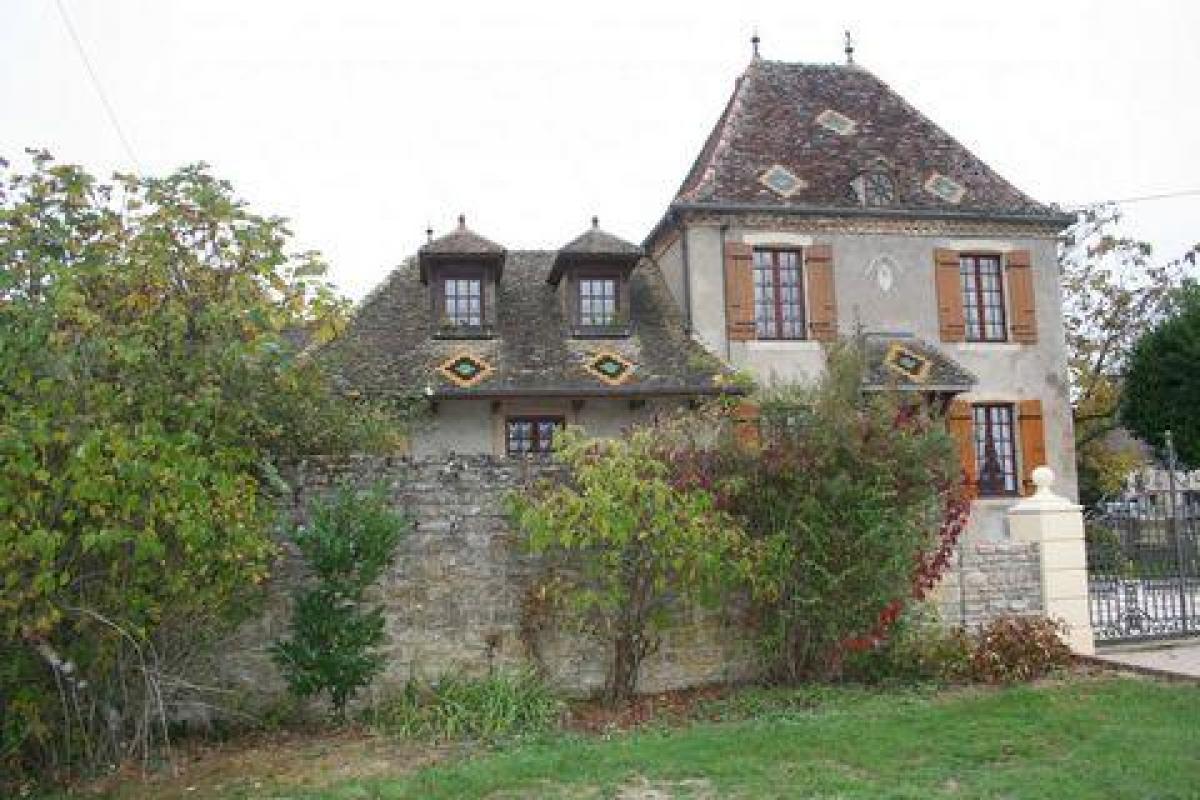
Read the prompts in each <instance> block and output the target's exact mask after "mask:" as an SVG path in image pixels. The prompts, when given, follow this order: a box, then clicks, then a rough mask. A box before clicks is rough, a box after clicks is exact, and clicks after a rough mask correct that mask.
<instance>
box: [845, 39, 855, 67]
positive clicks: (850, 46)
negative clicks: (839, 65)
mask: <svg viewBox="0 0 1200 800" xmlns="http://www.w3.org/2000/svg"><path fill="white" fill-rule="evenodd" d="M846 63H847V64H853V63H854V39H853V38H852V37H851V36H850V31H846Z"/></svg>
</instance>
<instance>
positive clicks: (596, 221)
mask: <svg viewBox="0 0 1200 800" xmlns="http://www.w3.org/2000/svg"><path fill="white" fill-rule="evenodd" d="M592 227H593V228H599V227H600V218H599V217H597V216H596V215H595V214H592Z"/></svg>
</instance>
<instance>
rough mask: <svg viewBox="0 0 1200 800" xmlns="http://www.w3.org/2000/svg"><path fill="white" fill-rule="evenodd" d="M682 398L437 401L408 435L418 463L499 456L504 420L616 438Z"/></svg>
mask: <svg viewBox="0 0 1200 800" xmlns="http://www.w3.org/2000/svg"><path fill="white" fill-rule="evenodd" d="M682 402H684V401H683V399H673V398H661V399H653V400H648V401H646V402H645V403H644V404H635V406H631V404H630V401H629V400H628V399H625V398H580V399H576V400H572V399H570V398H533V397H530V398H513V399H504V400H489V399H480V400H465V399H464V400H459V399H455V400H442V401H439V402H438V404H437V410H436V411H435V412H434V413H433V414H431V415H430V416H429V417H427V418H426V419H423V420H422V421H421V422H420V423H419V424H418V425H417V427H416V430H415V431H414V432H413V434H412V441H411V451H412V455H413V456H415V457H418V458H425V457H430V456H437V455H444V454H446V453H455V454H457V455H504V420H505V418H506V417H510V416H526V415H546V416H561V417H563V418H564V419H565V420H566V422H567V424H569V425H578V426H581V427H582V428H583V429H584V430H585V431H586V432H587V433H589V434H591V435H593V436H605V437H610V436H616V435H618V434H620V432H621V430H622V429H623V428H625V427H627V426H628V425H630V424H632V423H635V422H639V421H643V422H644V421H649V420H650V419H652V418H653V416H654V415H655V414H656V413H660V412H663V411H666V410H668V409H672V408H677V407H678V406H679V405H680V404H681V403H682Z"/></svg>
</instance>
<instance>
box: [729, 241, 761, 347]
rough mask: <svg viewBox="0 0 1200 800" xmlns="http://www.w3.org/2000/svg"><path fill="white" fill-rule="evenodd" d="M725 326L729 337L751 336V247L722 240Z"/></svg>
mask: <svg viewBox="0 0 1200 800" xmlns="http://www.w3.org/2000/svg"><path fill="white" fill-rule="evenodd" d="M725 327H726V331H727V333H728V336H729V339H730V341H734V342H745V341H748V340H750V339H753V338H755V326H754V248H753V247H751V246H750V245H748V244H743V243H741V242H726V243H725Z"/></svg>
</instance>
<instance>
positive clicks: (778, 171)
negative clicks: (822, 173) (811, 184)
mask: <svg viewBox="0 0 1200 800" xmlns="http://www.w3.org/2000/svg"><path fill="white" fill-rule="evenodd" d="M759 181H761V182H762V184H763V185H764V186H766V187H767V188H768V189H770V190H771V191H773V192H775V194H777V195H780V196H782V197H791V196H792V195H794V194H795V193H796V192H798V191H800V190H801V189H803V188H804V187H806V186H808V184H807V183H805V182H804V181H803V180H801V179H800V178H798V177H797V176H796V174H795V173H793V172H792V171H791V170H790V169H788V168H787V167H784V166H782V165H780V164H775V165H774V166H772V167H771V168H770V169H768V170H767V171H766V172H764V173H763V175H762V177H761V178H759Z"/></svg>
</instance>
